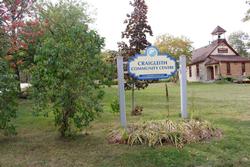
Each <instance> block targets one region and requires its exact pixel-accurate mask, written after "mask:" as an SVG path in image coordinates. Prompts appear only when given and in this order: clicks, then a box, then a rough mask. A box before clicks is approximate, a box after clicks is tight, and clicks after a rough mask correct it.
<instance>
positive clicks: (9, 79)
mask: <svg viewBox="0 0 250 167" xmlns="http://www.w3.org/2000/svg"><path fill="white" fill-rule="evenodd" d="M1 52H2V49H1ZM16 92H17V82H16V78H15V74H14V73H13V71H12V70H11V68H9V66H8V63H7V61H6V60H5V59H3V58H1V57H0V132H3V133H4V134H5V135H9V134H16V131H15V126H14V125H13V124H12V120H13V119H14V118H15V117H16V106H17V103H16Z"/></svg>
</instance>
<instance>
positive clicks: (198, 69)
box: [196, 64, 200, 77]
mask: <svg viewBox="0 0 250 167" xmlns="http://www.w3.org/2000/svg"><path fill="white" fill-rule="evenodd" d="M196 76H197V77H199V76H200V68H199V64H196Z"/></svg>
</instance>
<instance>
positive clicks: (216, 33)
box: [212, 26, 226, 35]
mask: <svg viewBox="0 0 250 167" xmlns="http://www.w3.org/2000/svg"><path fill="white" fill-rule="evenodd" d="M225 32H226V30H224V29H223V28H221V27H220V26H217V27H216V28H215V29H214V30H213V32H212V35H221V34H224V33H225Z"/></svg>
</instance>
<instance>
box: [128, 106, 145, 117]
mask: <svg viewBox="0 0 250 167" xmlns="http://www.w3.org/2000/svg"><path fill="white" fill-rule="evenodd" d="M142 111H143V107H142V106H136V107H135V109H133V110H132V112H131V114H132V115H133V116H137V115H141V114H142Z"/></svg>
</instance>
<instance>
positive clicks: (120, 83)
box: [117, 55, 127, 128]
mask: <svg viewBox="0 0 250 167" xmlns="http://www.w3.org/2000/svg"><path fill="white" fill-rule="evenodd" d="M117 73H118V89H119V104H120V117H121V124H122V127H123V128H126V126H127V121H126V107H125V104H126V103H125V90H124V69H123V57H122V56H120V55H119V56H118V57H117Z"/></svg>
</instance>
